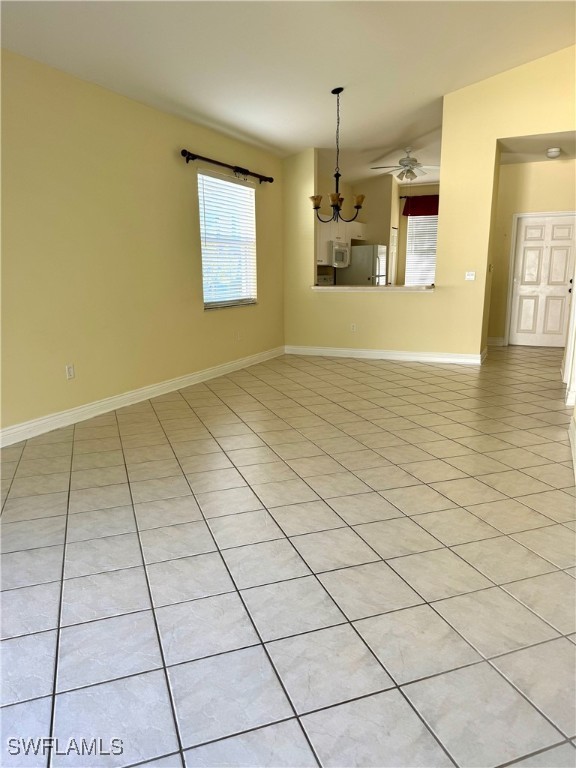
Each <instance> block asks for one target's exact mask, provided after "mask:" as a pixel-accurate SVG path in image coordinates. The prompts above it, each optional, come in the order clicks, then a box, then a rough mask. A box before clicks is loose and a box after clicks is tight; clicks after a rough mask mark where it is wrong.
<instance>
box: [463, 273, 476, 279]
mask: <svg viewBox="0 0 576 768" xmlns="http://www.w3.org/2000/svg"><path fill="white" fill-rule="evenodd" d="M464 280H476V272H466V276H465V277H464Z"/></svg>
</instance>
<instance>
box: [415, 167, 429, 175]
mask: <svg viewBox="0 0 576 768" xmlns="http://www.w3.org/2000/svg"><path fill="white" fill-rule="evenodd" d="M412 170H413V171H414V173H415V174H416V175H417V176H427V175H428V172H427V171H425V170H424V169H423V168H413V169H412Z"/></svg>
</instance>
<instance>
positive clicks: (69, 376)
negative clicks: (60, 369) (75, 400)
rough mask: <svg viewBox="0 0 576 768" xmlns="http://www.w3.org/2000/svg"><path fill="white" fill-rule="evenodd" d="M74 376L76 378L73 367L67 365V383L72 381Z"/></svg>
mask: <svg viewBox="0 0 576 768" xmlns="http://www.w3.org/2000/svg"><path fill="white" fill-rule="evenodd" d="M75 376H76V371H75V370H74V365H73V364H72V363H70V364H69V365H67V366H66V378H67V379H68V381H70V379H73V378H74V377H75Z"/></svg>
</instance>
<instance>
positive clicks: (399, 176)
mask: <svg viewBox="0 0 576 768" xmlns="http://www.w3.org/2000/svg"><path fill="white" fill-rule="evenodd" d="M404 176H406V171H400V173H399V174H398V178H399V179H400V181H402V179H403V178H404Z"/></svg>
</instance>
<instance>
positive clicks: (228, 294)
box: [198, 172, 256, 309]
mask: <svg viewBox="0 0 576 768" xmlns="http://www.w3.org/2000/svg"><path fill="white" fill-rule="evenodd" d="M255 197H256V195H255V189H254V187H253V186H251V185H249V184H247V183H245V182H241V181H238V180H236V179H234V180H232V179H229V178H223V177H222V176H216V175H213V174H210V173H206V172H203V173H198V199H199V206H200V240H201V246H202V287H203V293H204V309H215V308H217V307H231V306H236V305H238V304H255V303H256V206H255Z"/></svg>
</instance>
